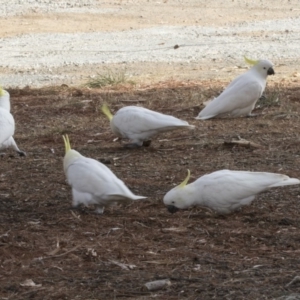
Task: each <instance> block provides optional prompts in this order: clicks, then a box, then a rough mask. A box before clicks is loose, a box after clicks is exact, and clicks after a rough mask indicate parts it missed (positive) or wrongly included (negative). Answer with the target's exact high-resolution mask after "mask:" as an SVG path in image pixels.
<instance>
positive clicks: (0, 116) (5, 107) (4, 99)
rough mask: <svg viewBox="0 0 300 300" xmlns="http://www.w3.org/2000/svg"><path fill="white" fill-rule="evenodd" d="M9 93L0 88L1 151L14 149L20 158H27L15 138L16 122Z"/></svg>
mask: <svg viewBox="0 0 300 300" xmlns="http://www.w3.org/2000/svg"><path fill="white" fill-rule="evenodd" d="M9 98H10V97H9V93H8V92H7V91H5V90H3V89H2V88H1V87H0V149H5V148H9V147H11V148H13V149H14V150H15V151H17V153H18V154H19V155H20V156H26V153H25V152H24V151H21V150H20V149H19V148H18V146H17V144H16V142H15V140H14V138H13V135H14V132H15V120H14V117H13V116H12V114H11V113H10V99H9Z"/></svg>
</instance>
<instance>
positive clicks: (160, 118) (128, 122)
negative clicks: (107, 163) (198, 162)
mask: <svg viewBox="0 0 300 300" xmlns="http://www.w3.org/2000/svg"><path fill="white" fill-rule="evenodd" d="M102 111H103V113H104V114H105V115H106V116H107V117H108V119H109V121H110V127H111V130H112V132H113V133H114V134H115V135H117V136H118V137H121V138H127V139H129V140H130V141H131V142H130V143H129V144H127V145H125V146H127V147H141V146H143V145H144V146H149V145H150V142H151V141H150V138H151V137H152V136H155V135H157V134H159V133H161V132H166V131H171V130H175V129H184V128H188V129H194V128H195V126H193V125H190V124H189V123H188V122H186V121H183V120H180V119H177V118H175V117H173V116H170V115H165V114H162V113H159V112H156V111H153V110H150V109H147V108H143V107H139V106H126V107H123V108H121V109H119V110H118V111H117V112H116V114H115V115H114V116H113V115H112V114H111V112H110V110H109V108H108V106H107V105H106V104H104V105H103V106H102Z"/></svg>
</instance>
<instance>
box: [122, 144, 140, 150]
mask: <svg viewBox="0 0 300 300" xmlns="http://www.w3.org/2000/svg"><path fill="white" fill-rule="evenodd" d="M124 147H125V148H128V149H135V148H140V147H141V145H139V144H136V143H129V144H125V145H124Z"/></svg>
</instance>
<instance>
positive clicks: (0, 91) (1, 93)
mask: <svg viewBox="0 0 300 300" xmlns="http://www.w3.org/2000/svg"><path fill="white" fill-rule="evenodd" d="M3 95H4V90H3V88H2V86H0V97H1V96H3Z"/></svg>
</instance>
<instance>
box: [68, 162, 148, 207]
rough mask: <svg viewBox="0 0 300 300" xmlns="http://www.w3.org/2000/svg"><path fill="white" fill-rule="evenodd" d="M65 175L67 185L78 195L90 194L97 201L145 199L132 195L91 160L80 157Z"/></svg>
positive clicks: (101, 166)
mask: <svg viewBox="0 0 300 300" xmlns="http://www.w3.org/2000/svg"><path fill="white" fill-rule="evenodd" d="M66 175H67V178H68V182H69V184H70V185H71V186H72V188H73V189H75V190H76V191H77V192H78V193H79V194H82V195H84V194H85V193H88V194H91V195H92V196H93V198H97V199H98V200H99V201H102V200H103V201H104V202H105V201H109V200H113V201H118V200H122V199H123V200H124V199H130V200H138V199H143V198H145V197H141V196H136V195H134V194H133V193H132V192H131V191H130V190H129V189H128V188H127V187H126V185H125V184H124V182H123V181H122V180H120V179H119V178H117V177H116V176H115V174H114V173H113V172H112V171H111V170H110V169H109V168H107V167H106V166H105V165H103V164H101V163H100V162H98V161H96V160H94V159H91V158H86V157H81V158H79V159H77V160H76V161H75V162H73V163H71V164H70V165H69V166H68V168H67V170H66ZM83 198H86V197H85V196H84V197H83Z"/></svg>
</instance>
